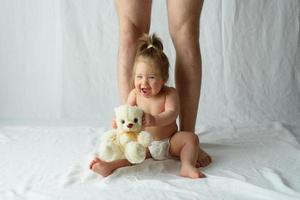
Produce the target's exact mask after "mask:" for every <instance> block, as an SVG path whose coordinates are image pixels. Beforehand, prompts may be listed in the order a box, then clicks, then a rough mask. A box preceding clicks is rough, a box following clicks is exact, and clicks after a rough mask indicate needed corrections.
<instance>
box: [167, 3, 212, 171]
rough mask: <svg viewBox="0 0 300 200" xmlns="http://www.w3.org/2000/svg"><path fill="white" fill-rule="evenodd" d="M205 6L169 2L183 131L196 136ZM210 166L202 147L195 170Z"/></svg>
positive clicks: (180, 122) (209, 160)
mask: <svg viewBox="0 0 300 200" xmlns="http://www.w3.org/2000/svg"><path fill="white" fill-rule="evenodd" d="M202 6H203V0H168V20H169V30H170V34H171V37H172V41H173V44H174V47H175V50H176V64H175V65H176V66H175V81H176V88H177V90H178V94H179V99H180V114H179V126H180V130H181V131H191V132H195V125H196V119H197V112H198V104H199V99H200V90H201V78H202V63H201V54H200V44H199V26H200V14H201V10H202ZM211 162H212V159H211V157H210V156H209V155H208V154H207V153H206V152H205V151H204V150H203V149H201V148H200V146H199V149H198V159H197V163H196V166H197V167H205V166H207V165H209V164H210V163H211Z"/></svg>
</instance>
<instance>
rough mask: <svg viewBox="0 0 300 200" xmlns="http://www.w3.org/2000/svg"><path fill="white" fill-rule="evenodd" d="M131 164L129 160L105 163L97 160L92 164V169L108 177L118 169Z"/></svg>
mask: <svg viewBox="0 0 300 200" xmlns="http://www.w3.org/2000/svg"><path fill="white" fill-rule="evenodd" d="M130 165H131V164H130V162H128V160H116V161H113V162H105V161H103V160H100V159H99V158H95V159H94V160H92V162H91V163H90V169H91V170H93V171H94V172H96V173H98V174H100V175H102V176H104V177H106V176H109V175H110V174H112V173H113V172H114V171H115V170H116V169H119V168H121V167H127V166H130Z"/></svg>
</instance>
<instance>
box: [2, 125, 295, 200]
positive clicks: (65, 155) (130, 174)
mask: <svg viewBox="0 0 300 200" xmlns="http://www.w3.org/2000/svg"><path fill="white" fill-rule="evenodd" d="M103 131H104V129H103V128H99V127H29V126H28V127H4V126H3V127H1V128H0V155H1V162H0V163H1V164H0V199H1V200H2V199H3V200H18V199H22V200H50V199H51V200H52V199H53V200H58V199H63V200H65V199H72V200H82V199H91V200H92V199H97V198H98V199H133V197H136V199H213V200H216V199H225V200H227V199H228V200H232V199H268V200H274V199H283V200H292V199H293V200H296V199H299V198H300V156H299V155H300V149H299V148H300V145H299V136H300V134H299V133H300V131H299V129H298V130H297V129H291V127H286V126H284V125H282V124H280V123H273V124H269V125H261V126H256V127H244V128H234V127H232V128H213V127H203V128H202V129H201V130H200V135H201V142H202V145H203V148H204V149H205V150H207V151H208V152H209V153H210V154H211V155H212V157H213V164H212V165H210V166H209V167H206V168H204V169H202V170H203V172H204V173H205V174H206V175H207V176H208V178H205V179H198V180H192V179H189V178H183V177H180V176H178V172H179V167H180V164H179V162H178V161H176V160H166V161H153V160H151V159H150V160H147V161H145V162H144V163H142V164H140V165H137V166H132V167H125V168H122V169H119V170H117V171H115V172H114V173H113V174H112V175H111V176H109V177H107V178H103V177H101V176H98V175H96V174H94V173H92V172H91V171H90V170H89V169H88V164H89V161H90V159H91V158H92V157H93V154H94V152H95V151H96V149H97V145H98V144H99V137H100V136H101V134H102V132H103Z"/></svg>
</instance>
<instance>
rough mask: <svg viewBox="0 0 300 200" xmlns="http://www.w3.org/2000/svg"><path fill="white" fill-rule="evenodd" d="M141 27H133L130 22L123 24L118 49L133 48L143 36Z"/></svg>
mask: <svg viewBox="0 0 300 200" xmlns="http://www.w3.org/2000/svg"><path fill="white" fill-rule="evenodd" d="M144 32H145V30H144V28H143V27H139V26H136V25H134V24H133V23H131V22H126V23H123V24H122V25H121V27H120V47H121V48H125V49H127V48H135V47H136V44H137V42H138V39H139V38H140V37H141V36H142V35H143V34H144Z"/></svg>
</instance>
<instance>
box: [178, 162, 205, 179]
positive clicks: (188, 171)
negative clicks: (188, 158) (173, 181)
mask: <svg viewBox="0 0 300 200" xmlns="http://www.w3.org/2000/svg"><path fill="white" fill-rule="evenodd" d="M180 176H183V177H188V178H205V177H206V176H205V175H204V174H203V173H202V172H200V171H199V170H198V169H197V168H195V167H193V166H190V165H186V166H184V165H183V166H181V169H180Z"/></svg>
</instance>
